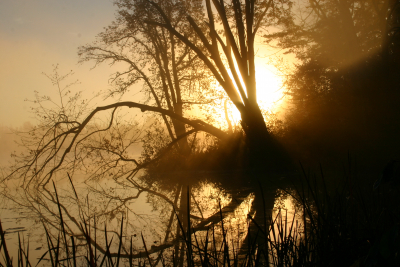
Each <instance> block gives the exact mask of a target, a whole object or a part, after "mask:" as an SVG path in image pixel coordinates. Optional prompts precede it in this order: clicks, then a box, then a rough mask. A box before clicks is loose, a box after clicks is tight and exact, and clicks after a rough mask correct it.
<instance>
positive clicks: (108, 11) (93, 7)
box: [0, 0, 115, 126]
mask: <svg viewBox="0 0 400 267" xmlns="http://www.w3.org/2000/svg"><path fill="white" fill-rule="evenodd" d="M114 11H115V7H114V6H113V4H112V0H68V1H65V0H4V1H0V125H3V126H20V125H21V124H22V123H24V122H25V121H29V120H31V117H32V115H31V114H30V113H29V112H28V111H29V107H30V103H29V102H25V101H24V99H33V96H34V90H37V91H39V92H41V93H43V94H49V95H52V94H53V93H55V91H54V88H52V86H51V83H50V81H49V80H48V79H47V78H46V77H45V76H44V75H42V74H41V73H42V72H45V73H49V74H50V73H51V72H52V70H53V67H52V65H53V64H59V66H60V67H59V68H60V72H61V74H65V73H67V72H69V71H70V70H73V71H74V72H75V73H76V75H74V78H75V79H79V80H80V81H81V85H80V86H79V87H80V88H79V90H90V91H94V90H99V89H106V88H107V80H108V75H109V73H110V70H109V68H108V66H106V65H104V66H103V67H101V68H96V69H95V70H92V71H90V68H91V67H92V65H91V64H84V65H77V61H78V56H77V48H78V46H80V45H84V44H86V43H89V42H92V41H93V40H94V37H95V36H96V34H98V33H99V32H101V31H102V29H103V27H105V26H107V25H109V24H110V22H111V21H112V20H113V19H114Z"/></svg>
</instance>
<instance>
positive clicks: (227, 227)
mask: <svg viewBox="0 0 400 267" xmlns="http://www.w3.org/2000/svg"><path fill="white" fill-rule="evenodd" d="M56 188H57V193H58V198H59V202H60V207H61V210H62V214H63V220H64V223H65V231H66V232H67V233H68V234H69V235H70V236H74V237H75V238H76V244H78V245H80V244H85V242H86V240H85V239H84V236H83V233H82V228H81V227H82V226H81V223H82V222H85V223H86V224H87V225H88V226H89V228H90V236H91V238H92V243H93V245H95V246H97V250H96V251H98V253H100V254H101V253H105V239H106V236H107V239H108V242H110V240H112V239H114V242H113V243H112V245H111V247H110V251H111V252H116V251H117V250H118V242H117V241H118V240H119V232H120V227H121V223H122V222H123V234H122V236H123V238H122V240H123V242H124V243H123V245H122V250H121V255H123V256H124V255H125V256H127V255H129V253H130V250H131V248H132V251H133V257H134V258H143V257H145V254H146V252H145V251H146V249H147V251H148V253H149V254H150V257H151V259H152V261H153V264H156V263H159V262H160V260H161V259H162V258H163V259H166V258H170V259H172V255H173V253H175V252H176V251H181V252H182V253H181V254H180V255H175V254H174V255H175V260H177V261H181V262H183V261H184V260H185V257H186V255H185V253H183V252H184V251H185V236H186V235H187V234H188V233H189V232H190V233H191V240H192V243H193V244H196V245H195V247H197V248H198V249H199V250H204V249H208V250H209V251H219V252H221V253H223V249H221V246H223V244H227V245H229V251H230V254H231V256H230V257H231V258H232V257H235V255H239V254H240V251H241V250H243V249H245V248H244V247H246V242H247V241H246V238H247V237H248V234H249V229H250V228H249V225H250V222H251V221H254V220H255V218H258V216H260V217H261V213H262V212H259V211H257V209H255V208H254V207H255V205H254V202H255V200H256V199H255V198H256V194H255V193H254V192H252V190H249V189H246V190H244V189H242V190H235V191H232V190H230V191H228V190H225V189H224V188H223V187H222V186H221V185H220V184H218V183H215V182H210V181H201V182H199V183H197V184H196V185H192V186H191V187H190V188H189V187H186V186H182V185H175V186H174V187H173V190H166V189H165V188H164V189H162V188H163V187H162V186H159V185H157V184H152V185H149V184H146V183H145V182H143V181H139V180H138V181H135V183H130V184H126V183H122V182H120V181H114V180H104V181H96V182H95V183H89V182H86V183H83V182H81V183H79V182H74V186H72V185H71V183H70V182H69V180H67V179H64V180H61V181H58V182H57V187H56ZM74 190H75V191H74ZM268 193H269V194H274V195H275V196H276V197H275V198H274V205H273V209H272V213H270V216H271V218H272V220H278V222H279V223H278V224H274V227H275V229H274V230H272V231H270V234H274V235H275V236H274V237H273V238H274V239H273V240H277V238H279V235H278V234H276V233H280V231H282V229H284V225H291V224H292V222H293V223H295V224H296V225H297V223H298V222H297V216H298V214H296V216H295V210H296V204H295V200H294V198H293V197H292V196H290V194H288V193H287V191H283V190H280V189H278V190H275V189H272V190H269V191H268ZM7 196H8V197H12V198H13V200H14V201H16V202H18V203H19V206H18V209H19V210H16V209H15V208H14V209H12V210H11V209H8V208H7V206H9V204H4V203H12V202H11V201H10V200H8V201H4V200H2V201H1V203H3V206H2V213H1V214H0V215H1V218H2V223H3V227H4V229H5V230H6V232H7V241H8V242H9V243H10V245H9V246H14V247H13V249H15V248H17V247H16V245H17V240H18V237H17V232H20V233H21V231H25V230H28V231H26V232H23V236H24V238H25V240H27V239H28V238H29V242H30V244H31V245H30V248H31V249H30V250H31V251H33V250H35V252H34V253H32V252H30V255H31V259H33V258H36V259H37V258H39V257H40V256H41V255H42V254H43V253H44V252H46V251H47V248H46V245H45V243H44V242H45V234H44V231H43V230H40V233H39V232H38V229H43V227H42V224H43V223H44V224H45V225H46V226H47V229H48V230H49V233H50V235H51V236H52V238H54V240H56V238H57V236H58V234H59V230H60V227H59V225H60V224H59V219H60V218H59V211H58V206H57V198H56V195H55V194H54V190H43V191H41V192H38V191H35V192H27V191H24V190H22V189H21V188H16V189H15V192H12V193H9V194H7ZM187 196H190V197H189V199H188V198H187ZM5 200H7V198H5ZM188 205H189V206H188ZM188 209H189V210H190V222H189V221H188V219H187V218H188V217H187V210H188ZM257 212H258V213H259V214H257ZM15 215H17V216H15ZM177 218H179V221H178V219H177ZM22 219H30V220H29V221H23V220H22ZM122 219H123V221H122ZM23 222H25V223H23ZM17 223H19V224H17ZM28 226H29V227H28ZM31 227H34V229H33V231H36V234H37V235H33V234H32V233H33V231H32V229H30V228H31ZM279 227H281V228H282V229H279ZM285 231H286V232H284V235H287V234H288V232H287V227H286V230H285ZM106 232H107V234H106ZM142 236H143V239H142ZM271 239H272V238H271ZM186 240H187V237H186ZM277 241H278V240H277ZM247 245H248V244H247ZM145 246H146V247H145ZM82 253H85V252H82ZM15 257H16V255H15V254H14V258H15ZM193 257H194V260H200V259H199V256H198V255H197V254H196V253H195V254H194V256H193ZM215 257H216V258H215V259H217V258H218V256H215ZM33 262H34V261H33Z"/></svg>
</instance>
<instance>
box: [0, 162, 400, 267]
mask: <svg viewBox="0 0 400 267" xmlns="http://www.w3.org/2000/svg"><path fill="white" fill-rule="evenodd" d="M370 188H371V190H370V191H368V190H364V189H363V188H361V187H358V186H356V180H355V178H354V177H353V176H352V175H350V174H349V175H346V176H345V178H344V180H343V185H342V186H341V187H338V188H336V189H335V190H328V187H327V185H326V181H325V176H324V173H323V172H322V170H321V172H320V175H319V176H318V178H317V176H316V175H310V174H308V173H307V172H306V171H305V170H304V169H303V175H302V179H301V183H300V185H299V186H298V188H297V191H296V193H291V194H292V196H293V197H294V198H296V199H297V200H298V206H297V208H296V211H295V218H294V219H293V220H292V221H291V222H289V221H288V220H287V211H286V212H284V211H283V210H280V211H279V212H278V213H277V215H276V216H275V217H272V215H271V214H269V215H268V213H267V212H266V211H265V207H264V211H263V212H262V211H261V212H260V211H258V213H259V214H257V218H256V217H254V216H252V215H249V216H248V218H249V220H248V221H249V223H248V231H247V237H246V239H245V240H244V241H243V244H241V245H240V244H239V243H236V244H235V242H233V241H232V239H231V238H229V237H228V234H227V233H228V230H230V229H229V227H227V226H226V224H225V223H224V218H223V216H224V215H223V213H222V209H221V208H220V216H221V223H219V224H218V225H211V226H210V227H209V228H208V229H207V230H205V233H204V232H203V234H200V233H199V232H198V231H196V230H195V229H194V228H192V225H191V221H190V218H189V215H190V205H187V206H188V210H187V212H186V213H187V218H186V220H187V221H186V222H185V223H184V222H182V221H180V220H179V216H178V215H177V218H178V224H179V226H180V230H181V237H182V242H184V244H185V246H184V251H182V250H179V249H178V250H177V249H175V250H173V251H172V254H170V255H166V254H165V255H164V253H163V252H161V253H160V254H159V255H158V257H157V258H154V257H152V255H150V254H149V252H148V249H147V245H146V240H145V238H144V237H143V236H142V242H143V246H144V252H143V253H142V255H141V257H137V254H134V253H133V247H132V239H131V240H130V247H129V254H128V256H126V255H125V256H124V257H122V256H121V255H122V254H121V248H122V245H123V221H122V222H121V227H120V231H119V234H116V235H114V237H116V239H115V241H114V238H111V240H109V236H110V235H109V232H108V231H107V228H106V227H105V229H104V240H105V244H104V248H105V249H104V250H105V253H99V250H98V249H97V247H95V246H94V245H93V244H94V243H95V242H93V240H95V238H96V236H97V234H96V228H95V227H94V228H93V229H94V233H91V231H90V229H91V226H90V223H89V222H86V221H83V222H82V223H81V231H82V233H83V235H84V237H85V240H86V243H83V244H80V245H78V244H77V242H76V240H75V238H74V237H73V236H68V235H67V234H66V231H65V228H64V225H65V222H64V221H63V216H62V209H61V208H60V203H59V200H58V195H57V190H56V188H55V187H54V191H55V195H56V198H57V203H58V208H59V209H58V210H59V218H60V227H59V229H60V231H59V234H58V237H56V238H54V237H51V235H50V234H49V229H47V228H46V227H45V226H44V230H45V233H46V239H47V251H46V252H45V253H44V254H43V255H42V257H41V258H40V259H39V260H38V263H37V265H40V264H42V265H45V266H74V267H75V266H91V267H95V266H96V267H97V266H113V267H114V266H115V267H117V266H146V265H149V266H249V267H250V266H352V267H353V266H354V267H356V266H400V260H399V257H400V255H399V252H400V237H399V233H400V227H399V217H400V216H399V214H400V213H399V209H398V208H391V207H390V206H388V204H389V202H387V201H388V199H389V200H390V201H393V200H397V199H398V198H396V197H398V196H396V194H392V195H390V194H389V193H386V192H373V191H372V186H371V187H370ZM261 197H262V198H264V195H263V192H262V191H261ZM188 199H189V198H188ZM385 199H386V200H385ZM385 201H386V202H385ZM385 205H386V206H385ZM284 213H285V214H284ZM184 225H186V227H184ZM0 232H1V235H0V236H1V246H0V249H1V251H2V255H3V257H4V262H5V263H4V266H32V265H31V260H30V259H29V246H27V247H26V248H25V246H24V244H22V243H21V242H20V241H19V251H18V259H17V262H16V265H13V264H14V262H13V259H11V258H10V256H9V252H8V250H7V246H6V242H5V238H4V231H3V229H2V228H1V223H0ZM218 233H219V234H218ZM128 241H129V240H128ZM115 245H117V246H115ZM116 247H117V248H118V249H117V251H111V250H112V248H114V249H115V248H116ZM2 266H3V265H2Z"/></svg>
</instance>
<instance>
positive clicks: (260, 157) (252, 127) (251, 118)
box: [241, 103, 292, 174]
mask: <svg viewBox="0 0 400 267" xmlns="http://www.w3.org/2000/svg"><path fill="white" fill-rule="evenodd" d="M241 115H242V127H243V130H244V132H245V134H246V142H247V146H248V149H249V156H248V157H249V158H248V160H249V164H248V165H249V168H250V170H251V172H252V173H254V172H255V173H258V174H265V172H278V171H287V170H289V169H290V168H291V167H292V164H291V161H290V159H289V156H288V155H287V153H286V152H285V150H284V149H283V147H282V146H281V145H280V144H279V143H278V142H277V140H276V139H275V138H274V136H273V135H272V134H271V133H270V132H269V131H268V128H267V126H266V124H265V121H264V117H263V116H262V114H261V110H260V108H259V107H258V105H257V104H254V103H252V104H249V105H248V106H247V107H246V108H245V109H244V110H243V111H242V113H241Z"/></svg>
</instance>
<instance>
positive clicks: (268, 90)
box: [229, 63, 283, 124]
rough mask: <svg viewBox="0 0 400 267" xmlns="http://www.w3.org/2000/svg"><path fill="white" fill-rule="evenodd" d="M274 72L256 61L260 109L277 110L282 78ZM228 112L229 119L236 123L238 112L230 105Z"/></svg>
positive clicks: (281, 95) (281, 94) (238, 116)
mask: <svg viewBox="0 0 400 267" xmlns="http://www.w3.org/2000/svg"><path fill="white" fill-rule="evenodd" d="M275 72H276V70H274V67H272V66H267V65H266V64H265V63H259V64H257V63H256V84H257V102H258V105H259V106H260V108H261V109H263V110H267V111H272V112H276V111H277V109H278V108H279V105H280V102H281V101H280V100H281V99H282V97H283V90H282V79H281V77H280V76H279V75H277V74H276V73H275ZM229 113H230V117H229V119H230V120H231V121H232V122H233V123H234V124H237V123H238V122H239V121H240V119H241V116H240V112H239V111H238V110H237V109H236V108H235V107H234V106H233V105H231V106H230V112H229Z"/></svg>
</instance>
